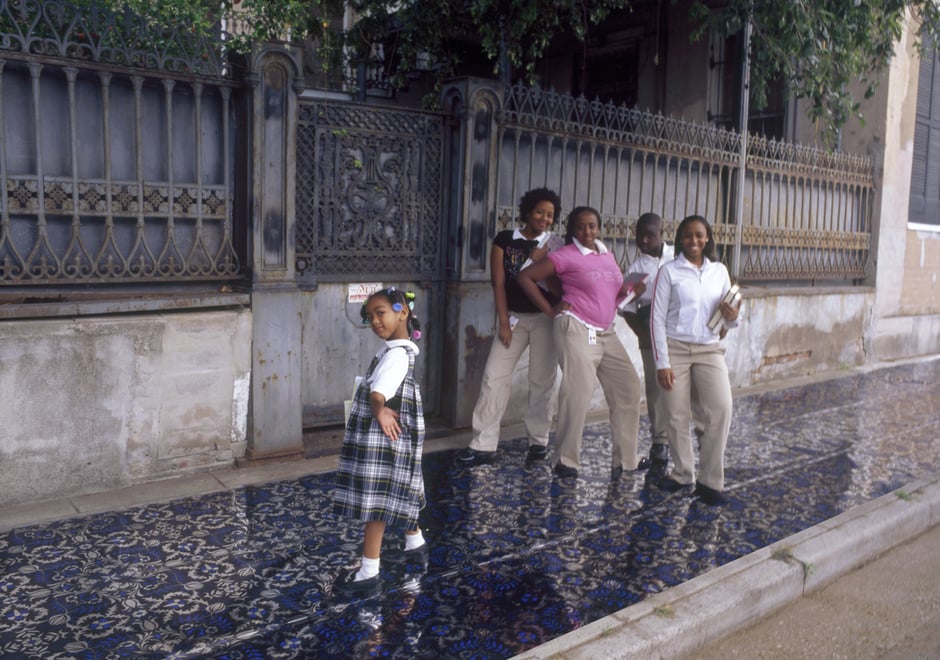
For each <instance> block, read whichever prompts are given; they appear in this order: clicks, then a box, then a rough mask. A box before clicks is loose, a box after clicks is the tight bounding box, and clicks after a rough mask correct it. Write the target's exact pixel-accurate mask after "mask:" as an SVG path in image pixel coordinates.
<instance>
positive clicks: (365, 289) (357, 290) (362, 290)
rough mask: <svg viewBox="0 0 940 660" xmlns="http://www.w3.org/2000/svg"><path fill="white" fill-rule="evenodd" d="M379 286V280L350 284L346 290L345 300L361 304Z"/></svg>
mask: <svg viewBox="0 0 940 660" xmlns="http://www.w3.org/2000/svg"><path fill="white" fill-rule="evenodd" d="M381 288H382V283H381V282H357V283H355V284H350V285H349V288H348V289H347V292H346V302H347V303H359V304H362V303H364V302H365V301H366V300H368V299H369V296H371V295H372V294H373V293H375V292H376V291H378V290H379V289H381Z"/></svg>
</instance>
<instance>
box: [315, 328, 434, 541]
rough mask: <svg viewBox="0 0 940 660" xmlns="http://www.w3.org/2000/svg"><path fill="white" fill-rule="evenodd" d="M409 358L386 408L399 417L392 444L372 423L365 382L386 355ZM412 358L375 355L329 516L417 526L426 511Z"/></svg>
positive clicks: (352, 419) (420, 413)
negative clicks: (399, 427) (397, 431)
mask: <svg viewBox="0 0 940 660" xmlns="http://www.w3.org/2000/svg"><path fill="white" fill-rule="evenodd" d="M400 349H403V350H405V351H407V352H408V374H407V375H406V376H405V380H404V381H402V384H401V385H399V387H398V392H397V393H396V394H395V396H394V397H393V398H392V399H389V400H388V401H386V402H385V405H386V406H388V407H389V408H392V409H393V410H395V411H396V412H398V414H399V415H400V417H399V418H398V424H399V426H401V435H400V436H399V438H398V440H395V441H392V440H389V438H388V437H387V436H386V435H385V434H384V433H383V432H382V428H381V427H380V426H379V425H378V424H377V423H375V418H374V417H373V416H372V406H371V403H370V396H371V394H372V393H371V390H370V388H369V385H368V384H367V381H368V379H369V377H370V376H372V372H374V371H375V368H376V366H377V365H378V364H379V361H380V360H381V358H382V357H383V356H384V355H385V353H386V352H388V351H394V350H400ZM414 367H415V355H414V352H413V351H412V350H410V349H409V348H407V347H404V346H397V347H394V348H387V349H386V350H385V351H383V352H382V353H381V354H380V355H377V356H376V357H375V358H374V359H373V360H372V364H370V365H369V370H368V371H367V372H366V377H365V378H364V379H363V380H362V382H361V383H360V385H359V387H358V389H357V390H356V396H355V398H354V399H353V404H352V409H351V411H350V414H349V421H348V422H347V423H346V435H345V436H344V438H343V448H342V450H341V452H340V457H339V467H338V469H337V473H336V488H335V490H334V493H333V513H335V514H336V515H338V516H344V517H348V518H354V519H356V520H361V521H363V522H369V521H373V520H383V521H385V522H386V523H388V524H389V525H395V526H397V525H401V524H404V525H406V526H407V528H408V529H414V528H415V527H417V525H418V511H420V510H421V509H423V508H424V504H425V499H424V477H423V475H422V474H421V450H422V447H423V445H424V410H423V407H422V404H421V391H420V390H419V389H418V384H417V383H416V382H415V378H414Z"/></svg>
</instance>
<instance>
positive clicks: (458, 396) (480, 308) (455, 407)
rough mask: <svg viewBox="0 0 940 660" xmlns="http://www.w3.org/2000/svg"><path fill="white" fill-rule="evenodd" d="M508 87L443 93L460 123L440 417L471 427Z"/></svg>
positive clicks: (455, 88)
mask: <svg viewBox="0 0 940 660" xmlns="http://www.w3.org/2000/svg"><path fill="white" fill-rule="evenodd" d="M502 90H503V88H502V86H500V85H499V84H498V83H496V82H494V81H488V80H479V79H473V78H466V79H459V80H456V81H453V82H451V83H450V84H448V85H446V86H445V87H444V89H443V90H442V99H443V106H444V109H445V110H448V111H450V112H452V113H453V114H454V116H455V118H456V120H457V122H456V124H455V125H454V126H453V128H452V131H451V135H450V144H449V153H450V173H451V177H450V181H451V186H450V188H451V189H450V197H449V199H450V212H449V216H450V217H451V218H452V225H451V227H450V240H449V254H448V276H449V282H448V285H447V296H446V300H447V307H446V310H445V328H446V332H445V336H444V350H443V362H442V365H441V367H442V368H441V414H442V416H443V417H444V419H445V420H447V421H448V422H449V423H450V425H451V426H452V427H455V428H460V427H466V426H469V425H470V421H471V416H472V413H473V406H474V404H475V403H476V399H477V396H478V395H479V391H480V379H481V378H482V375H483V366H484V365H485V363H486V357H487V355H488V354H489V350H490V345H491V344H492V341H493V334H494V319H495V314H494V311H493V296H492V289H491V286H490V264H489V253H490V244H491V243H492V240H493V236H494V235H495V231H496V181H497V179H496V176H497V162H498V160H497V159H498V157H499V133H498V127H497V124H496V117H497V113H498V111H499V110H500V108H501V107H502V103H503V91H502Z"/></svg>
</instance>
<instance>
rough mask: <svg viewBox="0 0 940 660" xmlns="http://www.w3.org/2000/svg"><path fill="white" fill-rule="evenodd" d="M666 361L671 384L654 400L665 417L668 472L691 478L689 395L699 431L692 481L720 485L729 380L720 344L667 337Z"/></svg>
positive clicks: (685, 480)
mask: <svg viewBox="0 0 940 660" xmlns="http://www.w3.org/2000/svg"><path fill="white" fill-rule="evenodd" d="M667 343H668V346H669V362H670V364H671V366H672V373H673V374H674V375H675V383H673V386H672V389H671V390H668V391H667V390H662V391H661V392H660V401H661V402H662V404H663V406H662V409H663V410H664V412H665V414H666V418H667V423H666V432H667V434H668V437H669V448H670V450H671V453H672V461H673V468H672V473H671V476H672V478H673V479H675V480H676V481H678V482H679V483H682V484H691V483H693V482H694V481H695V480H696V479H695V452H694V450H693V447H692V434H691V433H690V430H689V426H690V424H691V422H692V415H693V401H695V400H697V403H698V405H697V406H695V408H694V412H695V417H696V426H698V425H699V424H700V425H701V428H702V433H701V435H700V437H699V440H700V443H701V447H700V450H699V476H698V481H699V483H702V484H704V485H706V486H708V487H709V488H714V489H715V490H723V489H724V487H725V465H724V461H725V446H726V445H727V443H728V431H729V430H730V429H731V410H732V400H731V381H730V379H729V378H728V366H727V365H726V364H725V348H724V346H722V345H721V344H690V343H688V342H684V341H679V340H676V339H669V340H668V342H667Z"/></svg>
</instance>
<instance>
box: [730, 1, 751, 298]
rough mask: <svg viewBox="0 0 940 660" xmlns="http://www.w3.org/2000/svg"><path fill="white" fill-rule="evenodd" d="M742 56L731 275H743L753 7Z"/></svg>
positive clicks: (746, 24) (748, 13) (748, 15)
mask: <svg viewBox="0 0 940 660" xmlns="http://www.w3.org/2000/svg"><path fill="white" fill-rule="evenodd" d="M742 53H743V57H742V58H741V106H740V114H739V118H738V126H739V131H740V134H741V151H740V153H739V156H738V186H737V190H736V191H735V192H736V193H737V195H736V199H735V204H734V250H733V257H732V264H731V266H732V268H731V276H732V277H733V278H734V279H735V280H737V279H738V278H739V277H740V276H741V241H742V240H743V238H744V181H745V175H746V174H747V172H746V170H747V115H748V111H749V105H750V97H751V9H748V12H747V22H746V23H745V24H744V46H743V48H742Z"/></svg>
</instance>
